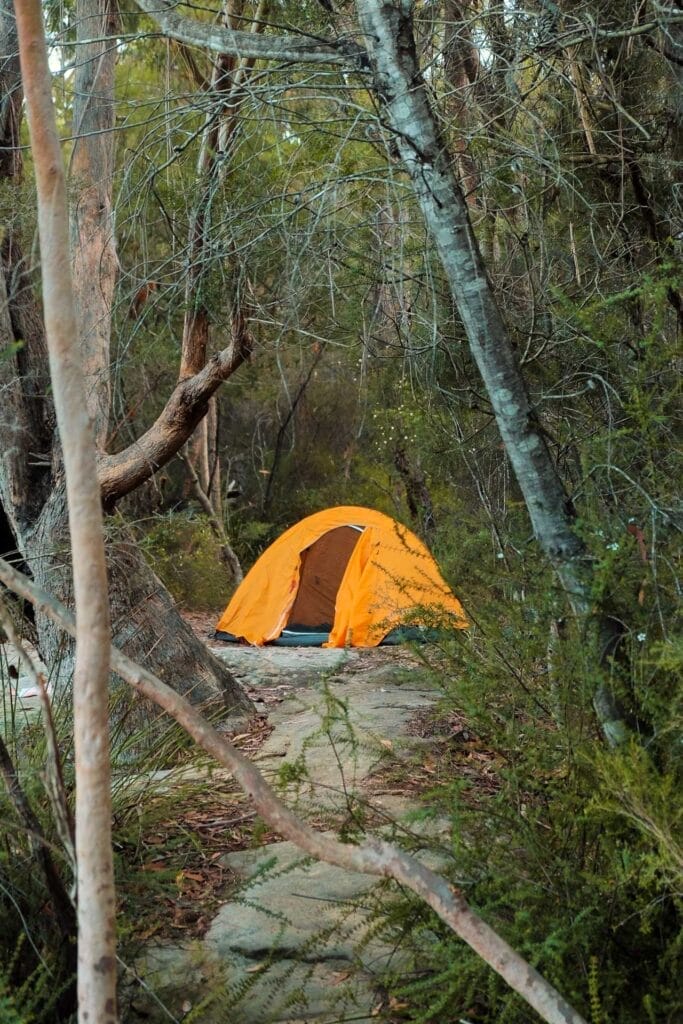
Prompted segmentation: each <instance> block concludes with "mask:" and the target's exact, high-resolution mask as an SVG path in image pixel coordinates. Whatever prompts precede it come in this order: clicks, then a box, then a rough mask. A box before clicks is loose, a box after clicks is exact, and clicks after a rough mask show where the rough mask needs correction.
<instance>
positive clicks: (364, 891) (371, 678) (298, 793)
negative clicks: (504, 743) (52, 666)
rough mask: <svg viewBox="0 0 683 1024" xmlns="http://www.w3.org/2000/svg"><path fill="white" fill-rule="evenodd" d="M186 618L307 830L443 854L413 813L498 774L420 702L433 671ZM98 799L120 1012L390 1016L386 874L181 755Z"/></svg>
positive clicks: (436, 836)
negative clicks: (115, 909) (116, 909)
mask: <svg viewBox="0 0 683 1024" xmlns="http://www.w3.org/2000/svg"><path fill="white" fill-rule="evenodd" d="M187 618H188V621H190V623H191V625H192V626H193V628H194V629H195V630H196V632H197V634H198V635H199V636H200V637H201V638H202V640H203V641H204V642H207V643H209V646H210V647H211V648H212V649H213V650H214V652H215V653H216V654H217V655H218V657H220V658H221V659H222V660H224V661H225V662H226V663H227V664H228V665H229V667H230V668H231V670H232V672H233V673H234V675H235V676H236V678H237V679H238V680H239V681H240V682H241V684H242V685H243V686H244V687H245V688H246V689H247V692H248V693H249V694H250V696H251V698H252V700H254V702H255V704H256V707H257V710H258V716H257V718H256V719H255V720H254V722H253V724H252V725H251V726H250V727H249V729H247V730H245V731H244V732H243V733H241V734H240V735H238V736H236V737H234V739H235V741H236V743H237V745H238V746H240V748H241V749H242V750H243V751H244V752H245V753H247V754H248V756H250V757H251V758H252V759H253V760H254V761H255V763H256V764H257V765H258V766H259V768H260V769H261V771H262V772H263V773H264V775H265V776H266V778H268V779H269V781H271V783H273V784H274V785H276V786H279V788H280V790H281V792H282V793H283V795H285V796H286V798H287V800H288V802H289V803H290V804H291V805H293V806H295V808H296V809H297V810H298V811H299V812H300V813H301V814H302V816H303V817H304V818H305V819H306V820H307V821H308V822H309V823H310V824H312V825H313V826H315V827H316V828H319V829H320V830H322V831H329V832H331V833H332V832H333V833H335V834H339V833H340V831H341V832H342V833H344V832H346V833H347V834H352V835H353V836H354V837H357V838H362V835H363V834H375V835H376V834H381V835H383V836H384V837H388V838H391V839H392V840H395V841H396V842H398V843H399V844H400V845H401V846H403V847H405V848H408V849H410V850H411V851H413V852H416V853H417V855H418V856H419V857H420V858H421V859H422V860H423V861H424V862H426V863H428V864H429V866H431V867H436V868H440V867H444V866H447V864H448V862H449V853H448V849H449V844H448V837H449V834H450V823H449V819H448V816H447V808H446V807H445V806H439V805H438V803H435V802H434V799H432V801H431V812H430V815H429V816H428V817H427V818H425V817H424V806H425V802H424V794H425V793H428V792H430V791H435V790H437V789H438V786H439V784H440V783H448V782H452V781H453V779H454V778H458V779H459V780H460V784H461V785H462V786H463V788H464V796H465V799H469V800H472V801H475V802H479V801H481V800H484V799H486V797H487V795H490V794H491V793H493V792H495V789H496V788H497V779H496V765H495V762H494V759H493V757H492V755H491V754H490V752H489V751H487V750H485V749H481V745H480V743H479V741H478V738H477V737H476V736H475V735H474V734H473V733H472V731H471V730H470V729H469V727H468V725H467V723H466V722H465V721H464V719H463V718H462V716H460V715H459V714H457V713H455V712H450V714H448V715H446V716H444V715H443V714H439V715H437V714H436V709H437V707H438V705H439V701H440V697H441V690H440V686H439V683H438V680H439V674H438V672H437V673H435V672H434V671H433V670H432V668H430V667H429V666H427V665H426V664H425V663H424V662H423V660H422V658H421V657H420V656H418V655H416V654H414V653H412V652H411V651H409V650H407V649H404V648H378V649H374V650H363V651H361V650H321V649H315V648H273V647H270V648H264V649H257V648H250V647H240V646H235V645H230V644H220V643H217V642H215V641H213V640H212V639H211V636H212V633H213V628H214V619H213V617H208V616H201V615H196V614H193V615H188V616H187ZM432 659H433V655H432V654H430V661H431V660H432ZM444 671H447V669H446V668H445V667H444ZM17 685H18V686H19V688H21V687H22V686H23V680H19V681H18V683H17ZM31 703H32V701H31V700H28V701H27V700H24V701H23V704H25V705H28V706H30V704H31ZM141 794H143V795H144V799H142V798H141ZM114 805H115V816H116V820H115V834H116V849H115V854H116V860H117V865H118V869H119V870H118V874H119V878H118V891H119V899H120V910H121V915H120V916H121V920H122V921H124V922H126V928H125V930H126V935H125V936H124V937H123V942H122V948H124V949H125V956H124V959H125V961H126V964H127V968H126V972H125V976H124V980H123V986H122V988H123V992H122V995H123V998H122V1020H123V1021H124V1022H126V1024H136V1022H140V1024H142V1022H143V1021H145V1022H148V1024H157V1022H158V1024H162V1022H163V1024H167V1022H169V1021H170V1022H173V1021H175V1022H181V1021H183V1020H186V1019H187V1020H191V1021H192V1024H230V1022H240V1024H276V1022H277V1024H285V1022H287V1024H298V1022H303V1021H308V1022H317V1024H327V1022H330V1024H331V1022H342V1021H354V1022H355V1024H363V1022H367V1024H370V1022H376V1021H378V1020H384V1021H394V1020H400V1017H401V1015H400V1010H401V1007H400V1005H399V1004H398V1003H396V1001H395V1000H393V1001H392V1000H391V999H388V998H387V996H386V991H385V987H384V984H383V982H384V981H385V980H386V977H387V974H388V973H397V972H398V973H405V972H407V971H410V970H411V969H413V963H414V962H413V958H412V952H411V950H410V949H409V948H407V947H405V946H404V945H403V944H402V942H401V940H400V935H399V932H398V930H395V931H394V932H393V933H392V931H391V930H387V929H383V928H381V927H379V926H378V925H379V922H380V921H381V920H382V918H383V916H384V915H385V913H386V909H387V905H388V904H387V900H389V902H390V901H391V899H392V898H393V897H391V896H390V895H388V894H389V893H390V892H391V886H388V885H387V883H386V882H381V881H378V880H377V879H376V878H373V877H369V876H363V875H358V874H355V873H353V872H348V871H343V870H342V869H340V868H336V867H333V866H331V865H327V864H322V863H315V862H310V861H307V860H306V859H305V858H303V857H302V855H301V854H300V853H299V852H298V851H297V850H296V849H295V848H294V847H293V846H292V844H291V843H287V842H282V841H280V840H279V838H278V837H277V836H276V835H275V834H274V833H273V832H272V831H271V830H270V829H269V828H268V827H267V826H266V825H265V824H264V823H263V822H261V821H259V820H258V818H257V816H256V814H255V812H254V811H253V809H252V808H251V807H250V806H249V803H248V801H247V799H246V797H244V795H243V794H242V793H241V792H240V791H239V790H238V788H237V787H236V785H235V783H234V782H233V780H232V779H231V777H230V776H229V774H228V773H227V772H225V771H224V770H222V769H217V768H216V767H215V766H212V765H211V764H209V763H208V762H207V760H206V759H205V758H203V757H201V756H199V757H198V756H197V755H196V753H194V752H184V753H181V754H179V757H178V763H177V764H176V765H174V766H173V767H171V768H165V769H164V770H161V771H160V770H155V771H150V772H149V773H146V774H142V775H140V774H138V775H136V776H135V777H131V776H130V775H127V774H126V773H117V774H116V775H115V779H114ZM416 813H417V816H416Z"/></svg>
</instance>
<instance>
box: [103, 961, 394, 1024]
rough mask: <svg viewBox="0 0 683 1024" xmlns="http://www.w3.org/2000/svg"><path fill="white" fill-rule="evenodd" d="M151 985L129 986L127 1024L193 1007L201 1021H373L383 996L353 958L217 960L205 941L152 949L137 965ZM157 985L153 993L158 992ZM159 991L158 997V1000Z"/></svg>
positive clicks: (163, 1019)
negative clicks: (354, 967)
mask: <svg viewBox="0 0 683 1024" xmlns="http://www.w3.org/2000/svg"><path fill="white" fill-rule="evenodd" d="M135 972H136V973H138V974H139V975H140V976H142V977H144V979H145V986H144V987H143V988H140V987H138V986H137V985H135V984H130V983H128V984H126V985H125V987H124V991H123V993H122V996H123V998H122V999H121V1004H122V1011H123V1019H124V1020H126V1021H127V1022H128V1024H133V1022H138V1021H139V1022H140V1024H142V1022H144V1024H169V1021H177V1022H179V1021H182V1020H183V1018H184V1017H186V1016H187V1015H188V1014H189V1013H191V1012H193V1017H192V1019H193V1020H196V1021H197V1022H201V1024H238V1022H239V1024H304V1022H309V1021H315V1022H316V1024H339V1022H340V1021H343V1020H352V1021H354V1024H374V1021H376V1020H377V1018H376V1016H374V1015H373V1009H374V1008H375V1006H377V1004H378V1003H379V1001H380V997H379V995H378V992H377V989H376V985H375V983H374V981H373V979H372V978H370V977H367V976H365V975H363V973H362V972H351V971H350V970H349V963H348V961H346V960H343V959H342V960H335V959H330V960H325V961H321V962H316V963H306V962H303V963H302V962H300V961H298V960H289V959H281V960H272V961H268V960H267V959H264V960H262V961H254V960H251V959H248V958H245V957H241V956H239V955H237V954H236V955H230V954H228V955H225V954H224V955H222V956H221V957H220V959H218V958H217V957H216V956H215V955H213V954H212V953H211V951H210V950H209V949H207V948H205V947H201V946H200V945H198V944H187V945H163V946H161V945H160V946H154V947H149V948H148V949H147V951H146V952H145V954H144V956H143V957H142V958H141V959H140V961H139V962H138V963H137V964H136V965H135ZM152 991H153V992H154V996H152V994H151V993H152ZM155 997H156V998H155Z"/></svg>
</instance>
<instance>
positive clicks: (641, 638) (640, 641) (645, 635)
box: [636, 633, 647, 644]
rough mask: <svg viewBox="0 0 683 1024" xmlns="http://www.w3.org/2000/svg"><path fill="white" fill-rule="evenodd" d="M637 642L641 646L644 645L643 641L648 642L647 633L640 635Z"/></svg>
mask: <svg viewBox="0 0 683 1024" xmlns="http://www.w3.org/2000/svg"><path fill="white" fill-rule="evenodd" d="M636 640H637V641H638V643H639V644H642V642H643V640H647V633H638V634H637V636H636Z"/></svg>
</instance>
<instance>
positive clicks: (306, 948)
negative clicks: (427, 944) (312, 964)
mask: <svg viewBox="0 0 683 1024" xmlns="http://www.w3.org/2000/svg"><path fill="white" fill-rule="evenodd" d="M222 863H224V864H225V865H226V866H227V867H230V868H232V869H233V870H234V871H237V872H238V873H240V874H243V875H246V876H247V879H248V880H247V881H246V884H245V885H244V886H243V887H242V889H241V890H240V891H239V892H238V894H237V897H236V898H235V899H234V900H232V901H231V902H230V903H226V904H225V906H224V907H222V908H221V910H220V911H219V912H218V915H217V917H216V918H215V919H214V921H213V923H212V925H211V927H210V929H209V931H208V933H207V936H206V940H205V941H206V944H207V946H209V947H210V948H212V949H213V950H214V951H215V952H216V953H218V954H219V955H226V954H230V953H235V952H237V953H242V954H244V955H247V956H250V957H252V958H253V957H259V956H263V955H266V953H267V951H268V950H271V951H273V952H274V953H275V954H276V955H277V956H278V957H282V956H289V957H290V958H293V957H294V956H296V957H298V958H300V959H301V960H304V961H305V960H309V961H316V960H320V959H321V958H323V951H324V959H325V960H329V959H334V958H337V959H343V960H346V961H348V962H349V963H353V962H362V963H363V966H365V967H371V966H373V965H374V964H375V963H376V962H377V960H378V958H379V957H380V956H385V955H387V951H386V950H385V948H384V947H382V950H379V949H374V948H373V949H372V950H371V949H369V948H365V949H364V950H363V952H362V954H360V955H359V956H358V957H357V956H356V954H355V948H356V947H357V945H358V942H359V940H360V938H361V937H362V932H363V925H364V924H365V923H366V922H367V913H366V912H365V910H364V909H363V908H362V898H363V896H364V895H365V894H366V893H367V892H369V891H370V890H371V889H372V888H374V886H375V885H376V884H377V879H376V878H375V877H373V876H371V875H362V874H358V873H357V872H355V871H345V870H344V869H343V868H338V867H335V866H334V865H332V864H324V863H322V862H320V861H310V860H306V859H304V858H303V857H302V855H301V852H300V851H299V850H298V849H297V848H296V846H294V845H293V844H292V843H271V844H269V845H268V846H266V847H264V848H262V849H261V850H259V851H253V850H252V851H243V852H240V853H236V854H228V855H227V856H226V857H225V858H223V861H222ZM374 945H377V944H374ZM390 952H391V951H390V950H389V954H390Z"/></svg>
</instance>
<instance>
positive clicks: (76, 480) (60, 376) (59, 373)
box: [16, 0, 118, 1024]
mask: <svg viewBox="0 0 683 1024" xmlns="http://www.w3.org/2000/svg"><path fill="white" fill-rule="evenodd" d="M16 10H17V27H18V34H19V44H20V46H19V49H20V56H21V70H22V75H23V80H24V83H25V90H26V108H27V112H28V119H29V130H30V139H31V152H32V155H33V162H34V167H35V176H36V193H37V200H38V228H39V235H40V255H41V259H42V266H43V275H42V281H43V306H44V310H45V327H46V334H47V341H48V355H49V363H50V379H51V381H52V393H53V396H54V406H55V412H56V417H57V423H58V427H59V437H60V440H61V444H62V456H63V464H64V475H65V490H66V494H67V506H68V522H69V535H70V536H69V539H70V549H71V566H72V574H73V588H74V603H75V607H76V622H77V628H76V653H75V666H74V678H73V705H74V766H75V772H76V815H75V818H76V865H77V887H78V888H77V891H78V902H77V915H78V1020H79V1022H80V1024H88V1022H89V1021H100V1022H101V1024H116V1022H117V1020H118V1014H117V1010H116V979H117V970H116V896H115V889H114V862H113V855H112V845H111V818H112V808H111V766H110V761H109V701H108V683H109V667H110V662H109V647H110V644H111V629H110V619H109V598H108V587H107V570H106V560H105V554H104V527H103V520H102V504H101V501H100V489H99V485H98V481H97V472H96V467H95V445H94V436H93V429H92V424H91V420H90V416H89V413H88V409H87V403H86V401H85V374H84V371H83V360H82V353H81V351H80V348H79V343H78V342H79V337H78V335H79V332H78V326H77V320H76V311H75V303H74V296H73V290H72V286H71V269H70V253H69V243H68V213H67V203H66V181H65V176H64V167H63V164H62V156H61V152H60V146H59V139H58V137H57V126H56V121H55V114H54V108H53V105H52V94H51V85H50V69H49V67H48V60H47V46H46V43H45V32H44V28H43V11H42V5H41V2H40V0H22V2H21V4H20V5H19V6H18V7H17V8H16Z"/></svg>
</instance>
